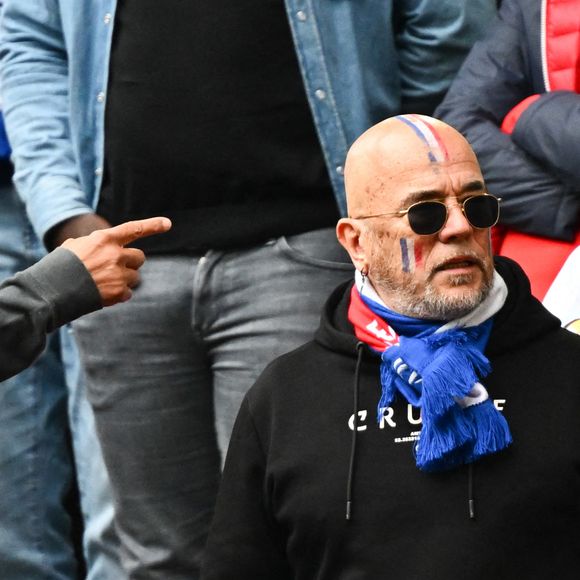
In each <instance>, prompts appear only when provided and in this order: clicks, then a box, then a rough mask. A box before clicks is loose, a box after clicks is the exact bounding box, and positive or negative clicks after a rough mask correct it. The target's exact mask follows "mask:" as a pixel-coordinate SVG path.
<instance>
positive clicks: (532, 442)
mask: <svg viewBox="0 0 580 580" xmlns="http://www.w3.org/2000/svg"><path fill="white" fill-rule="evenodd" d="M496 268H497V270H498V272H499V274H500V275H501V276H502V278H503V279H504V280H505V282H506V284H507V286H508V290H509V295H508V298H507V301H506V303H505V305H504V307H503V308H502V309H501V311H500V312H498V314H497V315H496V316H495V317H494V324H493V330H492V334H491V337H490V340H489V343H488V346H487V349H486V355H487V356H488V358H489V360H490V362H491V365H492V373H491V374H490V375H489V376H488V377H486V379H485V380H484V381H483V382H484V385H485V386H486V388H487V390H488V392H489V394H490V397H491V398H492V399H493V400H494V401H495V403H496V406H497V407H498V408H500V409H501V410H502V411H503V413H504V415H505V417H506V418H507V421H508V423H509V426H510V429H511V432H512V435H513V440H514V441H513V444H512V445H511V446H510V447H509V448H508V449H507V450H506V451H503V452H500V453H497V454H495V455H492V456H488V457H487V458H485V459H483V460H481V461H479V462H477V463H476V464H475V465H474V466H473V467H472V468H469V467H467V466H464V467H462V468H459V469H456V470H453V471H450V472H444V473H437V474H432V473H424V472H421V471H419V470H418V469H417V467H416V466H415V460H414V457H413V454H412V442H413V441H414V440H415V439H416V435H417V433H418V431H419V430H420V428H421V426H420V424H419V423H418V421H419V412H418V409H414V408H412V407H410V406H409V405H408V404H407V402H406V401H402V400H400V401H396V402H395V403H394V404H393V406H392V409H391V411H390V412H389V413H388V414H387V417H385V418H384V420H383V421H382V422H381V423H378V422H377V420H376V408H377V403H378V400H379V396H380V384H379V378H378V372H379V358H378V357H377V356H376V355H375V354H374V353H372V352H371V351H370V350H369V349H368V348H367V347H363V348H362V349H361V351H362V352H361V355H360V359H361V360H360V368H359V370H358V378H359V383H360V388H359V391H360V392H359V400H358V403H357V408H358V413H359V415H358V416H359V425H358V431H357V442H356V454H355V458H354V465H353V470H352V472H353V480H352V500H353V504H352V518H351V519H350V520H348V521H347V519H346V517H345V511H346V507H345V496H346V489H347V480H348V477H349V462H350V456H351V445H352V436H353V430H352V428H351V427H352V415H353V405H354V401H353V384H354V382H355V378H356V375H357V372H355V371H356V366H357V359H358V357H357V351H358V349H357V342H358V341H357V339H356V337H355V336H354V334H353V329H352V326H351V325H350V323H349V322H348V320H347V317H346V311H347V306H348V299H349V291H350V287H351V284H347V285H343V286H341V287H339V288H337V290H336V291H335V292H334V293H333V294H332V296H331V297H330V299H329V300H328V302H327V304H326V306H325V310H324V312H323V316H322V322H321V326H320V329H319V330H318V332H317V334H316V337H315V340H314V341H312V342H310V343H308V344H306V345H304V346H303V347H301V348H299V349H297V350H295V351H294V352H292V353H290V354H287V355H285V356H283V357H281V358H279V359H277V360H276V361H274V362H273V363H272V364H271V365H270V366H269V367H268V368H267V369H266V370H265V371H264V373H263V374H262V376H261V377H260V379H259V380H258V381H257V383H256V385H255V386H254V387H253V388H252V389H251V390H250V392H249V393H248V395H247V396H246V399H245V400H244V403H243V405H242V408H241V410H240V413H239V416H238V419H237V422H236V426H235V428H234V433H233V436H232V440H231V444H230V449H229V452H228V457H227V461H226V467H225V470H224V476H223V482H222V486H221V490H220V494H219V499H218V503H217V507H216V514H215V519H214V523H213V527H212V531H211V533H210V538H209V542H208V546H207V549H206V556H205V562H204V568H203V574H202V577H203V578H204V580H218V579H219V580H226V579H227V580H266V579H268V580H286V579H291V578H292V579H297V580H314V579H316V580H359V579H373V580H376V579H382V578H385V579H389V580H391V579H392V580H412V579H419V578H420V579H430V580H435V579H441V580H451V579H453V580H461V579H470V580H474V579H486V580H490V579H494V580H496V579H498V578H504V579H509V580H514V579H516V578H525V579H526V580H529V579H538V580H539V579H542V580H543V579H545V578H549V577H553V578H558V579H559V580H562V579H568V578H570V579H572V578H574V579H576V578H578V575H579V574H580V379H579V376H580V337H578V336H576V335H573V334H572V333H570V332H568V331H565V330H562V329H561V328H560V326H559V321H558V319H556V318H555V317H554V316H552V315H551V314H550V313H548V311H547V310H545V309H544V308H543V306H542V305H541V304H540V303H539V302H538V301H537V300H536V299H535V298H533V297H532V296H531V294H530V289H529V283H528V281H527V279H526V278H525V276H524V274H523V272H522V271H521V269H520V268H519V267H518V266H516V265H515V264H514V263H513V262H511V261H508V260H506V259H498V260H497V262H496ZM349 420H350V422H351V427H349ZM470 471H471V473H470ZM468 497H473V499H474V501H475V518H470V516H469V511H468Z"/></svg>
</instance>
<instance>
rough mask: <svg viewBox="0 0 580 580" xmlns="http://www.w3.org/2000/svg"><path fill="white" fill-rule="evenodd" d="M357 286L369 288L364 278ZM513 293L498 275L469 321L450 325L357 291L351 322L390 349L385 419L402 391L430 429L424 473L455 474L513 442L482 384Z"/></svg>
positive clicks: (384, 370)
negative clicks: (489, 347) (501, 313)
mask: <svg viewBox="0 0 580 580" xmlns="http://www.w3.org/2000/svg"><path fill="white" fill-rule="evenodd" d="M357 287H358V288H359V289H360V288H361V279H360V277H358V278H357ZM506 295H507V289H506V287H505V283H504V281H503V280H502V279H501V277H500V276H499V275H498V274H497V273H496V274H495V276H494V285H493V288H492V290H491V292H490V295H489V296H488V298H486V300H484V302H482V304H480V305H479V306H478V307H477V308H476V309H474V311H472V312H471V313H469V314H468V315H467V316H465V317H463V318H461V319H458V320H455V321H452V322H450V323H447V324H442V323H437V322H433V321H425V320H418V319H415V318H410V317H407V316H402V315H400V314H397V313H395V312H393V311H391V310H389V309H388V308H387V307H386V306H385V305H384V303H382V301H381V299H380V298H379V297H378V295H377V294H376V293H375V292H374V290H373V289H372V287H370V288H369V287H368V286H367V287H366V288H364V289H363V291H362V294H361V293H360V292H359V290H357V289H356V288H353V294H352V297H351V308H350V309H349V319H350V320H351V322H353V324H355V330H357V336H358V337H359V338H360V339H361V340H364V341H365V342H367V343H368V344H369V345H370V346H371V347H372V348H374V349H375V350H377V351H379V352H380V351H382V352H381V361H382V362H381V369H380V373H381V385H382V393H381V399H380V401H379V404H378V414H379V419H380V418H381V417H382V415H383V411H384V409H385V408H387V407H389V406H390V405H391V403H392V402H393V400H394V398H395V396H396V393H397V392H398V393H400V394H401V395H402V396H403V397H404V398H405V399H406V400H407V401H408V402H409V403H410V404H411V405H413V406H415V407H420V408H421V415H422V422H423V426H422V429H421V434H420V437H419V441H418V444H417V445H416V447H415V455H416V462H417V467H419V469H422V470H424V471H440V470H444V469H450V468H452V467H455V466H457V465H460V464H463V463H470V462H473V461H475V460H477V459H478V458H479V457H482V456H484V455H488V454H490V453H495V452H497V451H500V450H502V449H504V448H505V447H507V446H508V445H509V444H510V443H511V441H512V438H511V434H510V431H509V427H508V425H507V421H506V420H505V418H504V416H503V415H502V414H501V413H500V412H499V411H498V410H497V409H496V408H495V407H494V405H493V402H492V401H491V400H490V399H489V397H488V394H487V391H486V390H485V388H484V386H483V385H482V384H481V383H480V382H479V381H480V378H483V377H485V376H486V375H487V374H488V373H489V372H490V370H491V367H490V364H489V361H488V360H487V358H486V357H485V355H484V354H483V351H484V348H485V345H486V344H487V340H488V338H489V334H490V332H491V326H492V316H493V315H494V314H495V313H496V312H497V311H498V310H499V309H500V308H501V306H502V305H503V303H504V302H505V298H506ZM365 309H366V310H367V312H366V313H364V312H363V310H365ZM355 311H356V312H357V313H355V314H353V313H354V312H355ZM365 316H366V318H365ZM377 317H378V318H377ZM353 319H354V320H353ZM387 320H388V322H389V324H387V323H386V322H385V321H387ZM362 321H365V322H362Z"/></svg>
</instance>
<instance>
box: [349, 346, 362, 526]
mask: <svg viewBox="0 0 580 580" xmlns="http://www.w3.org/2000/svg"><path fill="white" fill-rule="evenodd" d="M364 346H365V345H364V343H363V342H357V343H356V350H357V359H356V368H355V371H354V387H353V397H354V401H353V403H354V404H353V407H354V408H353V412H354V416H353V417H354V418H353V426H352V439H351V446H350V461H349V464H348V479H347V482H346V520H347V521H350V520H351V519H352V486H353V481H354V467H355V458H356V437H357V433H358V391H359V379H360V366H361V363H362V358H363V349H364Z"/></svg>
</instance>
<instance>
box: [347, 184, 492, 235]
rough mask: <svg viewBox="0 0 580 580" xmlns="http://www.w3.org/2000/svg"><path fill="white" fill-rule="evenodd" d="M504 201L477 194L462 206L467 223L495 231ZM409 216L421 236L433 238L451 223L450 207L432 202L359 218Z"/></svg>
mask: <svg viewBox="0 0 580 580" xmlns="http://www.w3.org/2000/svg"><path fill="white" fill-rule="evenodd" d="M500 201H501V198H499V197H495V196H494V195H491V194H490V193H484V194H480V195H474V196H472V197H468V198H467V199H464V200H463V201H462V202H460V203H459V204H458V205H459V207H460V208H461V211H462V212H463V215H464V216H465V218H466V219H467V221H468V222H469V223H470V224H471V225H472V226H473V227H474V228H478V229H484V228H491V226H494V225H495V224H496V223H497V220H498V219H499V202H500ZM391 215H394V216H399V217H403V216H404V215H406V216H407V217H408V219H409V225H410V226H411V229H412V230H413V231H414V232H415V233H416V234H419V235H420V236H431V235H433V234H437V233H439V232H440V231H441V230H442V229H443V228H444V227H445V224H446V222H447V217H448V216H449V208H448V207H447V205H446V204H445V202H444V201H443V200H439V199H430V200H425V201H418V202H417V203H413V204H412V205H410V206H409V207H408V208H407V209H401V210H399V211H395V212H392V213H378V214H375V215H365V216H360V217H358V218H356V219H359V220H364V219H367V218H375V217H383V216H391Z"/></svg>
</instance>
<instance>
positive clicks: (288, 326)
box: [75, 229, 353, 580]
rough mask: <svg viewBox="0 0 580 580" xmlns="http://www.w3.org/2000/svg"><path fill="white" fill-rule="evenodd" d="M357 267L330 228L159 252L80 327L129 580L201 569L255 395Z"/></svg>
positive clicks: (194, 572) (177, 576)
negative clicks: (243, 414) (114, 302)
mask: <svg viewBox="0 0 580 580" xmlns="http://www.w3.org/2000/svg"><path fill="white" fill-rule="evenodd" d="M352 272H353V268H352V264H351V263H350V260H349V259H348V256H347V255H346V253H345V252H344V251H343V250H342V248H341V247H340V246H339V245H338V243H337V242H336V238H335V234H334V230H333V229H327V230H319V231H315V232H309V233H307V234H301V235H297V236H291V237H288V238H280V239H277V240H272V241H270V242H268V243H266V244H263V245H261V246H258V247H253V248H250V249H244V250H243V251H231V252H217V251H210V252H208V253H207V254H206V255H205V256H203V257H196V258H189V257H175V256H173V257H151V258H149V260H148V261H147V262H146V264H145V266H144V267H143V269H142V283H141V285H140V286H139V288H137V289H136V291H135V293H134V296H133V299H132V300H130V301H129V302H127V303H125V304H123V305H121V306H118V307H115V308H111V309H105V310H103V311H100V312H98V313H95V314H93V315H90V316H87V317H85V318H83V319H81V320H79V321H78V322H77V323H75V332H76V336H77V340H78V343H79V346H80V350H81V356H82V360H83V363H84V365H85V370H86V375H87V381H88V382H87V386H88V391H89V399H90V401H91V404H92V405H93V408H94V411H95V417H96V421H97V430H98V434H99V438H100V440H101V444H102V448H103V453H104V456H105V462H106V464H107V469H108V471H109V474H110V478H111V482H112V486H113V492H114V495H115V500H116V507H117V514H116V517H117V528H118V531H119V533H120V536H121V543H122V549H123V559H124V560H123V561H124V564H125V566H126V568H127V571H128V573H129V577H130V578H131V579H132V580H137V579H139V580H144V579H147V580H153V579H160V580H161V579H163V580H167V579H171V580H178V579H182V578H183V579H186V578H187V579H188V580H192V579H196V578H198V576H199V564H200V559H201V553H202V548H203V545H204V543H205V539H206V535H207V531H208V527H209V523H210V520H211V516H212V512H213V504H214V500H215V495H216V491H217V486H218V480H219V472H220V456H221V457H223V455H224V454H225V451H226V449H227V444H228V440H229V437H230V433H231V429H232V426H233V422H234V419H235V417H236V414H237V411H238V408H239V406H240V403H241V401H242V399H243V397H244V395H245V393H246V391H247V390H248V388H249V387H250V386H251V385H252V383H253V382H254V380H255V379H256V378H257V376H258V375H259V374H260V372H261V371H262V369H263V368H264V367H265V366H266V364H268V362H270V361H271V360H272V359H273V358H275V357H277V356H278V355H280V354H282V353H284V352H287V351H289V350H291V349H293V348H294V347H296V346H298V345H300V344H302V343H304V342H305V341H307V340H308V339H309V338H310V337H311V336H312V333H313V331H314V330H315V328H316V327H317V325H318V320H319V318H320V311H321V307H322V305H323V303H324V301H325V299H326V297H327V296H328V295H329V293H330V292H331V291H332V289H333V288H334V287H335V286H336V285H337V284H339V283H340V282H342V281H344V280H346V279H348V278H350V277H352Z"/></svg>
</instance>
